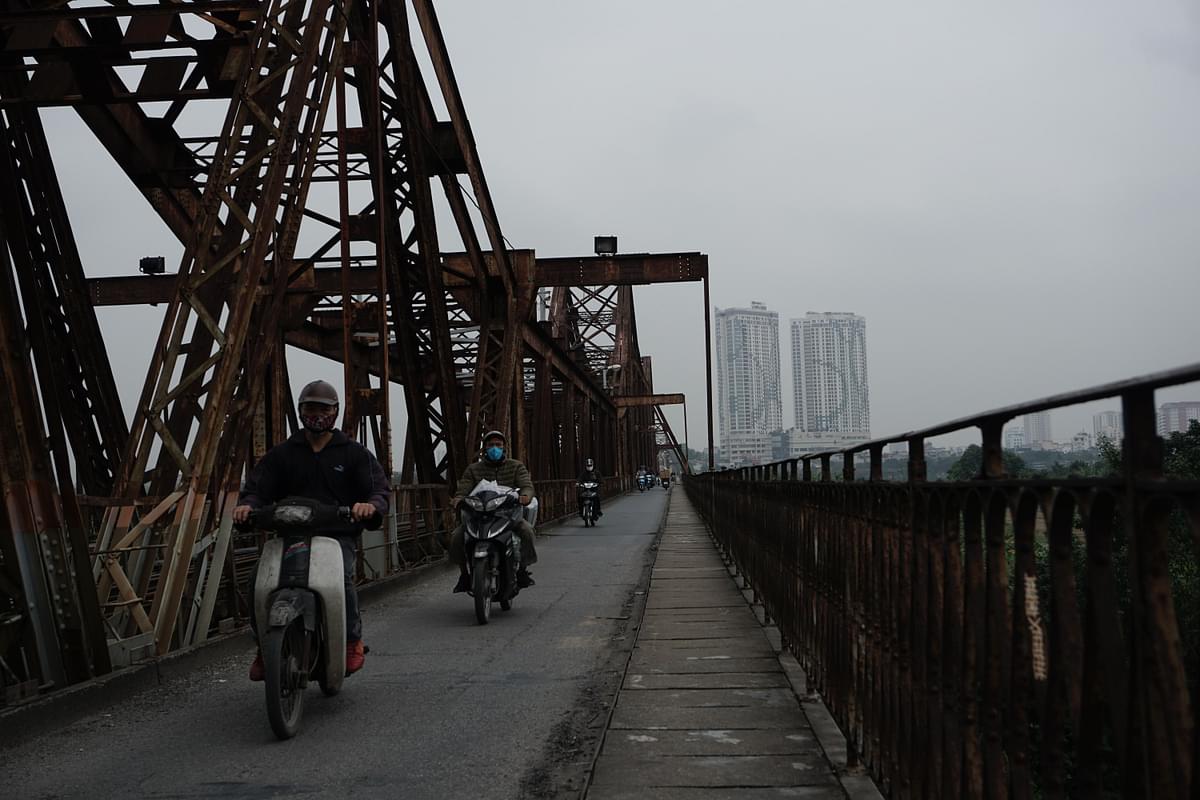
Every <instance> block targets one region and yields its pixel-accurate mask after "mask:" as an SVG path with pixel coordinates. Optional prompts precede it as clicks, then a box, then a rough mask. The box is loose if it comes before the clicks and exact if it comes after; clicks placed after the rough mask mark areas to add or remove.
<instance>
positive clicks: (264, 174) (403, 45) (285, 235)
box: [0, 0, 711, 704]
mask: <svg viewBox="0 0 1200 800" xmlns="http://www.w3.org/2000/svg"><path fill="white" fill-rule="evenodd" d="M414 21H415V24H414ZM422 63H428V64H430V65H432V74H431V75H426V74H423V73H422V68H421V66H420V65H421V64H422ZM435 101H436V103H435ZM52 106H67V107H70V108H72V109H73V110H74V111H75V112H76V113H77V114H78V116H79V118H80V120H82V122H83V124H84V125H85V126H86V128H87V129H88V130H90V131H91V133H92V134H93V135H94V136H95V137H96V139H97V140H98V141H99V143H100V144H101V145H102V146H103V147H104V149H105V150H106V151H107V152H108V154H109V155H110V156H111V157H112V159H113V160H114V161H115V162H116V164H117V165H118V166H119V167H120V169H121V171H123V172H124V174H125V175H126V176H127V177H128V179H129V180H130V181H131V182H132V183H133V185H134V186H135V187H136V188H137V189H138V190H139V191H140V192H141V194H142V196H143V197H145V199H146V201H147V203H148V204H149V206H150V208H151V209H153V211H154V212H155V213H157V215H158V216H159V217H160V218H161V220H162V221H163V223H165V224H166V226H167V227H168V228H169V229H170V231H171V232H172V233H173V234H174V235H175V236H176V237H177V238H178V240H179V242H180V243H181V244H182V245H183V247H184V256H183V259H182V261H181V263H179V265H178V270H177V272H175V273H167V272H165V271H162V272H161V274H149V275H142V276H131V277H127V278H125V277H123V278H89V277H88V276H87V274H86V271H85V268H84V266H85V265H84V259H83V258H82V257H81V254H80V252H79V248H78V246H77V244H76V241H75V239H74V237H73V235H72V230H71V220H70V219H69V216H68V214H67V210H66V206H65V203H64V200H63V193H62V189H61V186H60V181H59V177H58V175H57V174H56V172H55V168H54V159H53V153H52V152H51V149H50V147H49V145H48V143H47V137H46V132H45V129H44V127H43V121H42V118H41V116H40V114H39V109H42V108H46V107H52ZM196 107H207V108H209V109H223V112H224V113H223V114H222V115H221V116H220V117H219V118H220V119H222V120H223V122H222V123H221V124H220V127H219V129H218V128H217V127H216V126H215V125H214V127H213V128H212V129H211V130H201V131H196V130H190V129H188V127H187V125H185V124H184V120H186V119H193V120H194V119H203V118H204V116H203V115H196V114H194V113H193V111H194V109H195V108H196ZM435 108H444V109H445V114H444V115H439V113H438V112H437V111H436V110H435ZM212 118H214V119H216V118H217V117H215V116H213V117H212ZM435 193H437V194H439V195H441V196H442V197H444V202H445V206H446V207H448V208H449V212H450V214H449V216H450V218H451V219H452V220H453V230H452V234H453V235H454V236H457V240H458V242H459V246H458V249H457V251H455V252H445V253H444V252H442V251H441V248H440V247H439V241H440V239H439V237H440V236H442V234H444V233H447V232H445V231H440V230H439V228H438V224H437V222H438V220H437V219H436V215H435V197H434V196H435ZM0 207H2V214H0V385H2V391H3V402H4V404H5V406H6V409H7V411H8V413H6V414H3V415H0V480H2V482H3V487H4V497H5V506H4V513H3V514H0V687H3V689H4V698H5V699H6V700H7V701H10V702H15V701H19V700H21V699H23V698H26V697H29V696H31V695H35V694H37V693H39V692H42V691H45V690H48V689H52V688H55V687H61V686H64V685H67V684H71V683H75V682H79V681H83V680H87V679H89V678H91V677H93V676H97V675H101V674H104V673H107V672H109V671H110V670H111V669H112V668H113V667H114V665H120V664H121V663H127V662H128V661H129V660H130V659H131V658H133V657H135V656H139V655H144V654H147V653H159V654H161V653H165V652H167V651H170V650H173V649H177V648H180V647H184V646H187V645H191V644H194V643H198V642H202V641H204V640H205V639H206V638H207V637H208V636H209V635H210V633H212V632H213V631H215V630H218V629H222V628H223V627H225V626H226V624H227V623H229V622H232V621H233V620H236V619H240V618H243V617H244V616H245V611H246V605H245V604H246V598H245V596H244V594H242V593H241V592H240V588H239V587H241V586H242V585H243V583H244V579H245V577H246V575H247V573H248V570H249V569H250V568H251V566H252V564H253V562H254V559H255V558H256V554H257V548H258V544H259V543H258V542H257V541H255V540H254V539H253V537H250V538H247V537H241V536H239V535H236V534H235V533H234V532H233V531H232V525H231V516H230V515H231V511H232V506H233V504H234V500H235V499H236V496H237V489H238V486H239V484H240V481H241V478H242V476H243V474H244V471H245V469H246V468H247V466H248V465H249V464H252V463H253V461H254V460H255V459H256V458H258V457H260V456H261V455H262V454H263V453H264V452H265V451H266V450H267V449H268V448H269V447H270V446H272V445H273V444H275V443H277V442H279V441H281V440H282V439H284V438H286V437H287V435H288V434H289V433H290V432H291V431H293V430H295V429H296V411H295V408H294V406H293V399H292V398H293V396H294V395H293V388H294V387H292V385H291V383H290V381H289V373H288V361H287V357H286V353H287V350H288V348H293V349H295V350H300V351H306V352H308V353H313V354H317V355H320V356H323V357H326V358H329V359H332V360H333V361H335V362H339V363H340V364H341V365H342V367H343V370H344V375H343V379H344V385H345V387H346V390H345V392H344V402H343V415H344V416H343V428H344V430H345V431H346V432H347V433H348V434H349V435H351V436H354V437H356V438H357V439H359V440H360V441H362V442H364V443H365V444H367V445H368V446H370V447H371V448H372V449H373V450H374V452H375V453H376V454H377V455H378V457H379V459H380V461H381V462H382V463H383V464H384V465H385V468H386V469H388V470H389V472H392V473H393V474H396V475H398V476H399V481H398V482H397V486H396V497H395V500H396V502H395V513H394V514H393V515H392V517H391V518H390V519H389V522H388V525H387V526H386V527H385V531H384V533H383V534H382V535H381V536H380V538H379V539H378V540H377V541H368V542H366V543H365V545H364V554H363V556H362V557H361V559H360V562H359V565H358V566H359V577H360V579H363V580H369V579H372V578H377V577H381V576H383V575H386V574H389V573H392V572H396V571H399V570H403V569H406V568H408V567H410V566H412V565H413V564H414V563H419V562H422V561H425V560H428V559H432V558H435V557H438V556H440V555H441V549H440V544H439V542H438V536H437V534H438V532H439V531H442V530H444V528H445V525H446V519H445V509H446V499H447V485H448V482H449V481H452V480H453V479H454V477H455V476H457V474H459V473H460V472H461V471H462V469H463V468H464V466H465V465H466V463H467V461H468V459H470V458H473V457H474V454H475V451H476V448H477V446H478V440H479V436H480V434H481V432H483V431H485V430H488V429H491V428H500V429H504V430H506V431H510V438H511V444H512V448H513V450H514V452H515V453H516V455H518V456H519V457H521V458H523V459H524V460H525V461H526V462H527V463H528V464H529V466H530V468H531V470H532V472H533V474H534V475H535V476H537V477H538V479H539V481H540V484H541V485H540V486H539V494H540V495H541V497H542V499H543V503H544V508H545V512H544V514H548V515H549V516H551V517H554V516H560V515H562V514H565V513H568V512H569V511H570V510H571V508H572V505H573V503H574V480H573V476H574V475H576V474H577V471H578V468H579V464H580V462H581V460H582V458H583V457H584V456H585V455H592V456H593V457H595V459H596V461H597V464H598V467H599V468H600V470H601V471H602V472H603V474H605V475H607V476H612V477H610V478H609V482H610V483H611V484H612V486H611V487H610V488H611V489H617V488H620V487H621V486H623V485H625V486H627V485H628V479H629V476H630V475H631V473H632V472H634V471H635V470H636V468H637V465H639V464H653V463H657V462H658V459H659V455H660V451H662V450H664V449H666V450H667V451H668V452H674V453H675V454H676V456H677V457H678V459H679V461H680V462H681V465H682V468H683V469H686V468H687V459H686V457H685V456H684V455H683V453H682V451H681V450H680V443H679V441H678V440H677V438H676V436H675V434H674V432H673V431H672V430H671V428H670V425H669V424H668V423H667V421H666V418H665V416H664V415H663V413H662V410H661V406H662V405H665V404H671V403H678V402H682V400H683V397H682V395H677V394H657V393H656V392H655V386H654V382H653V374H652V369H651V359H650V357H649V356H647V355H643V353H642V351H641V348H640V346H639V342H638V336H637V324H636V317H635V313H634V303H633V287H634V286H635V285H640V284H648V283H661V282H689V281H699V282H702V283H703V285H704V291H705V307H707V305H708V297H707V286H708V284H707V274H708V265H707V258H706V257H705V256H704V255H702V254H699V253H670V254H656V255H631V256H627V255H620V256H617V255H614V256H608V257H585V258H567V259H562V258H558V259H540V258H537V257H536V256H535V254H534V252H533V251H531V250H516V249H513V248H512V247H510V246H509V245H508V243H507V242H506V240H505V237H504V235H503V232H502V229H501V226H500V222H499V218H498V216H497V213H496V209H495V207H494V205H493V202H492V198H491V194H490V192H489V189H488V183H487V180H486V179H485V176H484V172H483V168H482V166H481V164H480V158H479V154H478V151H477V149H476V144H475V139H474V136H473V134H472V130H471V125H470V122H469V120H468V118H467V115H466V112H465V109H464V108H463V101H462V97H461V95H460V93H459V89H458V85H457V83H456V81H455V76H454V70H453V68H452V66H451V62H450V58H449V55H448V53H447V49H446V44H445V41H444V38H443V35H442V31H441V28H440V27H439V25H438V19H437V16H436V14H435V11H434V7H433V3H432V0H408V1H407V2H406V0H344V2H343V1H340V0H262V1H261V2H258V1H256V0H187V1H185V2H177V1H173V2H158V1H157V0H150V1H149V2H139V3H135V4H130V3H125V2H120V3H118V2H111V3H110V2H88V3H78V2H71V0H66V1H64V0H47V1H41V0H0ZM447 238H449V237H447ZM152 271H153V270H152ZM539 300H540V301H541V302H542V305H543V309H542V310H541V311H540V312H539V310H538V303H539ZM141 303H159V304H162V305H163V306H165V313H164V316H163V322H162V327H161V329H160V330H159V332H158V338H157V342H156V345H155V347H154V350H153V357H152V359H151V363H150V364H149V365H148V369H147V372H146V379H145V384H144V386H143V389H142V391H141V394H140V397H139V399H138V401H137V405H136V408H134V409H133V410H132V416H131V417H127V416H126V414H125V413H124V411H123V409H122V407H121V404H120V402H119V399H118V394H117V384H116V381H115V379H114V375H113V370H112V363H111V358H112V354H111V353H109V352H108V351H107V350H106V348H105V342H104V337H103V335H102V332H101V328H100V326H99V324H98V322H97V316H96V312H95V308H96V307H97V306H105V305H114V304H141ZM546 306H548V308H547V307H546ZM705 317H706V318H707V314H705ZM393 392H396V393H399V394H400V395H401V396H402V398H403V408H404V409H405V411H406V413H405V415H404V421H403V423H402V424H403V425H404V428H403V434H404V435H403V442H404V444H403V449H402V451H399V452H393V447H392V431H393V422H392V419H391V413H390V409H391V406H392V402H391V399H392V396H393V394H392V393H393ZM709 437H710V439H711V425H710V432H709ZM0 704H2V701H0Z"/></svg>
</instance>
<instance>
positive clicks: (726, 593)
mask: <svg viewBox="0 0 1200 800" xmlns="http://www.w3.org/2000/svg"><path fill="white" fill-rule="evenodd" d="M782 796H786V797H810V798H835V797H844V794H843V792H842V789H841V787H840V785H839V784H838V782H837V780H836V778H835V776H834V773H833V770H832V768H831V766H830V763H829V761H828V759H827V758H826V757H825V754H824V752H823V751H822V750H821V748H820V746H819V744H818V743H817V740H816V737H815V736H814V735H813V731H812V726H811V725H810V723H809V721H808V718H807V717H806V716H805V714H804V711H803V709H802V708H801V705H800V703H799V701H798V700H797V699H796V696H795V694H794V693H793V692H792V690H791V687H790V685H789V683H788V681H787V677H786V675H785V674H784V672H783V669H782V667H781V666H780V664H779V660H778V658H777V657H776V653H775V650H774V649H773V648H772V647H771V644H770V642H769V641H768V640H767V637H766V635H765V633H764V632H763V629H762V627H761V625H759V622H758V619H757V618H756V617H755V616H754V613H753V611H752V610H751V609H750V608H749V606H747V604H746V601H745V599H744V598H743V596H742V594H741V591H740V590H739V589H738V588H737V586H736V585H735V583H734V581H733V579H732V578H731V577H730V576H729V573H728V571H727V570H726V569H725V566H724V564H723V563H722V561H721V559H720V557H719V556H718V554H717V552H716V549H715V547H714V546H713V543H712V540H711V539H710V538H709V536H708V533H707V531H706V530H705V528H704V523H703V522H702V521H701V520H700V518H699V517H698V516H697V515H696V513H695V511H693V509H692V507H691V504H690V503H689V502H688V500H687V498H686V496H685V495H684V493H683V492H681V491H673V492H672V497H671V508H670V511H669V512H668V514H667V519H666V525H665V528H664V531H663V536H662V539H661V542H660V545H659V549H658V557H657V559H656V561H655V565H654V570H653V573H652V576H651V580H650V589H649V593H648V595H647V598H646V612H645V616H644V617H643V620H642V626H641V630H640V632H639V634H638V641H637V645H636V647H635V648H634V651H633V655H632V657H631V659H630V663H629V670H628V673H627V675H626V677H625V682H624V684H623V685H622V687H621V691H620V693H619V694H618V697H617V703H616V707H615V708H614V710H613V717H612V720H611V723H610V725H609V729H608V731H607V733H606V735H605V739H604V743H603V746H602V747H601V750H600V755H599V758H598V759H597V762H596V769H595V773H594V775H593V778H592V782H591V785H590V787H589V789H588V793H587V797H588V799H589V800H624V799H625V798H634V797H636V798H643V799H645V798H650V799H652V800H653V799H655V798H657V799H658V800H674V798H684V797H686V798H700V800H717V799H718V798H726V797H729V798H732V797H738V798H759V797H762V798H766V797H782Z"/></svg>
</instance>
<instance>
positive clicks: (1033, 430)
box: [1025, 411, 1054, 450]
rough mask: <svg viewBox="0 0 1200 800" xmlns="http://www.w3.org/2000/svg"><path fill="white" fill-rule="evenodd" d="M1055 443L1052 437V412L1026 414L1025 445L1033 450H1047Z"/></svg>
mask: <svg viewBox="0 0 1200 800" xmlns="http://www.w3.org/2000/svg"><path fill="white" fill-rule="evenodd" d="M1053 443H1054V440H1053V439H1052V438H1050V412H1049V411H1039V412H1037V413H1036V414H1026V415H1025V446H1026V447H1028V448H1029V449H1031V450H1047V449H1049V446H1050V445H1051V444H1053Z"/></svg>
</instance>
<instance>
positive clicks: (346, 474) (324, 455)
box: [233, 381, 392, 681]
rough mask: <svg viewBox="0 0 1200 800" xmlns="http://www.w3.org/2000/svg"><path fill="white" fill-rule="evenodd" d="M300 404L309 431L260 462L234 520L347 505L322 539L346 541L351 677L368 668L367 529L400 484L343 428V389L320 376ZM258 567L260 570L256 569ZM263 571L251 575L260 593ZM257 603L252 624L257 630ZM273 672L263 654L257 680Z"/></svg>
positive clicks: (255, 669) (254, 673) (257, 660)
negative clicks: (363, 570) (302, 501)
mask: <svg viewBox="0 0 1200 800" xmlns="http://www.w3.org/2000/svg"><path fill="white" fill-rule="evenodd" d="M296 405H297V406H298V407H299V411H300V422H301V423H302V424H303V426H304V429H303V430H300V431H297V432H296V433H294V434H293V435H292V436H291V437H290V438H288V439H287V440H286V441H284V442H283V443H282V444H279V445H276V446H275V447H273V448H271V449H270V450H268V451H267V454H266V455H264V456H263V457H262V459H261V460H260V461H259V462H258V464H256V465H255V467H254V469H253V470H252V471H251V473H250V475H249V477H247V478H246V485H245V487H244V488H243V489H242V493H241V495H240V496H239V497H238V505H237V507H236V508H234V509H233V521H234V522H236V523H238V524H242V523H244V522H246V520H248V519H249V518H250V514H251V512H252V511H253V510H254V509H256V508H262V507H263V506H268V505H271V504H272V503H275V502H276V501H279V500H282V499H284V498H285V497H307V498H310V499H312V500H316V501H317V502H319V503H323V504H325V505H331V506H347V507H349V509H350V516H351V519H352V522H349V523H346V524H345V525H343V526H340V527H338V528H334V529H329V530H324V531H322V532H321V535H322V536H329V537H331V538H334V539H337V540H338V542H340V543H341V545H342V566H343V570H344V573H345V574H344V579H345V587H346V674H347V675H349V674H350V673H352V672H357V671H358V670H360V669H362V666H363V660H364V654H363V653H364V651H363V643H362V618H361V617H360V615H359V613H358V593H357V592H356V591H355V590H354V564H355V562H356V551H357V545H358V537H359V534H360V533H362V530H363V528H364V527H366V523H367V522H368V521H370V520H372V519H374V518H377V516H379V515H383V514H386V513H387V512H388V508H389V507H390V505H391V496H392V487H391V485H390V484H389V483H388V479H387V475H385V474H384V471H383V467H382V465H380V463H379V461H378V460H377V459H376V458H375V456H373V455H372V454H371V452H370V451H369V450H367V448H365V447H363V446H362V445H361V444H359V443H358V442H356V441H354V440H353V439H351V438H350V437H348V436H346V434H344V433H342V432H341V431H339V430H334V427H333V426H334V423H336V422H337V417H338V394H337V390H336V389H334V388H333V386H332V385H331V384H329V383H326V382H325V381H313V382H312V383H310V384H308V385H307V386H305V387H304V388H303V389H301V390H300V399H299V400H298V401H297V403H296ZM255 571H256V572H257V569H256V570H255ZM254 583H255V576H254V575H251V576H250V594H251V596H253V594H254ZM256 623H257V621H256V620H255V619H254V613H253V608H252V609H251V614H250V624H251V627H253V628H254V629H255V630H256V631H257V624H256ZM264 673H265V669H264V666H263V660H262V651H259V653H258V654H257V655H256V656H255V657H254V663H253V664H252V665H251V666H250V680H252V681H261V680H262V679H263V677H264Z"/></svg>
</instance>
